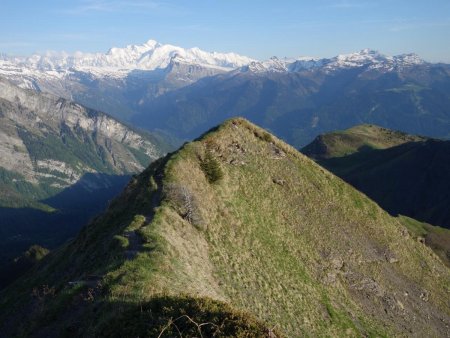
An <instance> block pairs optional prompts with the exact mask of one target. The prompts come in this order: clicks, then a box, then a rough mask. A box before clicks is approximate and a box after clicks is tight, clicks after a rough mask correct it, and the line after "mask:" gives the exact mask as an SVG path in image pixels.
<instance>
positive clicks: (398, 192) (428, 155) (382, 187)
mask: <svg viewBox="0 0 450 338" xmlns="http://www.w3.org/2000/svg"><path fill="white" fill-rule="evenodd" d="M302 152H303V153H304V154H306V155H308V156H309V157H311V158H313V159H316V160H317V161H318V163H320V164H321V165H322V166H324V167H325V168H327V169H328V170H330V171H331V172H333V173H334V174H336V175H338V176H339V177H341V178H342V179H344V180H345V181H347V182H348V183H350V184H351V185H353V186H354V187H356V188H357V189H358V190H360V191H362V192H364V193H365V194H367V195H368V196H369V197H370V198H372V199H373V200H374V201H376V202H377V203H378V204H379V205H380V206H381V207H383V208H384V209H385V210H387V211H389V212H390V213H391V214H393V215H397V214H402V215H407V216H409V217H412V218H415V219H418V220H420V221H424V222H428V223H431V224H433V225H439V226H441V227H445V228H450V209H449V208H448V206H449V205H450V141H441V140H435V139H428V138H424V137H420V136H415V135H408V134H404V133H401V132H397V131H393V130H389V129H385V128H380V127H376V126H357V127H354V128H351V129H348V130H345V131H342V132H334V133H330V134H324V135H321V136H319V137H317V138H316V139H315V140H314V141H313V142H312V143H311V144H309V145H308V146H306V147H305V148H303V149H302Z"/></svg>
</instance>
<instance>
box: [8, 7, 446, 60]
mask: <svg viewBox="0 0 450 338" xmlns="http://www.w3.org/2000/svg"><path fill="white" fill-rule="evenodd" d="M0 32H1V33H0V53H5V54H9V55H30V54H32V53H35V52H39V53H42V52H46V51H66V52H69V53H73V52H75V51H83V52H106V51H107V50H108V49H109V48H111V47H124V46H126V45H129V44H142V43H144V42H145V41H147V40H149V39H154V40H156V41H158V42H160V43H164V44H166V43H168V44H172V45H177V46H181V47H185V48H190V47H199V48H201V49H203V50H206V51H218V52H231V51H232V52H236V53H238V54H242V55H246V56H249V57H252V58H256V59H267V58H269V57H271V56H274V55H276V56H278V57H297V56H314V57H332V56H335V55H337V54H343V53H351V52H355V51H359V50H361V49H364V48H371V49H375V50H378V51H380V52H381V53H384V54H388V55H397V54H403V53H417V54H419V56H421V57H422V58H424V59H425V60H427V61H431V62H447V63H450V1H449V0H378V1H377V0H372V1H368V0H367V1H366V0H315V1H313V0H309V1H303V0H278V1H272V0H190V1H187V0H186V1H181V0H178V1H177V0H39V1H36V0H32V1H30V0H21V1H17V0H2V1H1V5H0Z"/></svg>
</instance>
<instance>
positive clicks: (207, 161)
mask: <svg viewBox="0 0 450 338" xmlns="http://www.w3.org/2000/svg"><path fill="white" fill-rule="evenodd" d="M200 167H201V168H202V170H203V172H204V173H205V175H206V178H207V179H208V181H209V183H215V182H217V181H219V180H220V179H221V178H222V177H223V171H222V168H221V167H220V163H219V161H217V159H216V158H215V157H214V155H213V154H212V152H211V151H210V150H207V151H206V153H205V157H204V158H203V160H202V161H201V163H200Z"/></svg>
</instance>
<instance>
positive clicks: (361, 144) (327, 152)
mask: <svg viewBox="0 0 450 338" xmlns="http://www.w3.org/2000/svg"><path fill="white" fill-rule="evenodd" d="M426 139H427V138H425V137H422V136H416V135H409V134H406V133H403V132H401V131H396V130H391V129H387V128H383V127H379V126H376V125H373V124H361V125H357V126H354V127H352V128H349V129H346V130H341V131H335V132H331V133H327V134H323V135H319V136H318V137H317V138H316V139H315V140H314V141H313V142H311V143H310V144H308V145H307V146H305V147H304V148H303V149H302V153H304V154H305V155H308V156H309V157H311V158H314V159H316V160H319V159H321V160H322V159H328V158H334V157H343V156H348V155H351V154H354V153H358V152H367V151H370V150H375V149H386V148H390V147H394V146H398V145H400V144H404V143H407V142H418V141H425V140H426Z"/></svg>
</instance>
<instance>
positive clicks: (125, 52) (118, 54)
mask: <svg viewBox="0 0 450 338" xmlns="http://www.w3.org/2000/svg"><path fill="white" fill-rule="evenodd" d="M173 58H176V59H178V60H179V61H181V62H184V63H189V64H194V65H202V66H204V67H211V68H218V69H222V70H229V69H233V68H236V67H241V66H243V65H246V64H248V63H250V62H252V61H253V60H252V59H251V58H248V57H246V56H241V55H238V54H235V53H217V52H212V53H210V52H205V51H203V50H201V49H199V48H196V47H195V48H189V49H185V48H181V47H177V46H173V45H164V44H161V43H158V42H156V41H154V40H149V41H147V42H146V43H144V44H142V45H129V46H126V47H124V48H111V49H110V50H109V51H108V52H107V53H82V52H76V53H75V54H72V55H69V54H67V53H64V52H62V53H54V52H49V53H46V54H43V55H39V54H35V55H32V56H29V57H10V58H5V60H3V61H4V62H7V63H6V65H7V66H8V65H15V66H18V67H21V68H22V67H23V68H29V69H34V70H39V71H46V72H49V71H56V72H61V71H68V70H71V69H76V70H79V71H89V72H93V73H99V74H101V73H113V72H119V73H127V71H130V70H136V69H138V70H155V69H158V68H159V69H163V68H166V67H167V66H168V65H169V64H170V62H171V60H172V59H173Z"/></svg>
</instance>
